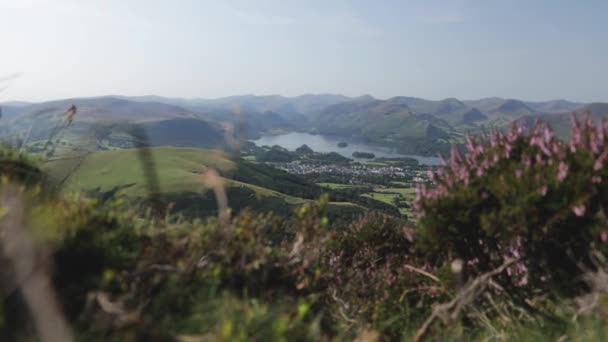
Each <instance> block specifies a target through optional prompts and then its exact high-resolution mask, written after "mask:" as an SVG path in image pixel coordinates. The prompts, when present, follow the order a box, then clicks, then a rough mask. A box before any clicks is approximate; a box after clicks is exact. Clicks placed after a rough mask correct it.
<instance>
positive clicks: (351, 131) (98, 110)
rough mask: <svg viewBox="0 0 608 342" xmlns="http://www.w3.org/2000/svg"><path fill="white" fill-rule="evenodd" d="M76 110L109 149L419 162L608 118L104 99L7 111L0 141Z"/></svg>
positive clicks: (525, 106) (581, 107)
mask: <svg viewBox="0 0 608 342" xmlns="http://www.w3.org/2000/svg"><path fill="white" fill-rule="evenodd" d="M71 105H75V106H76V107H77V108H78V114H77V120H76V121H75V125H74V126H75V128H74V130H75V131H78V130H80V131H81V132H84V131H86V130H87V129H88V130H91V129H93V127H97V128H96V129H95V131H96V132H97V133H96V134H98V137H97V138H98V140H100V141H106V142H107V141H110V142H117V141H121V139H123V140H124V139H125V132H126V130H127V129H130V128H132V127H134V125H135V126H141V127H143V128H145V129H146V130H147V131H149V132H150V136H151V137H152V138H151V140H153V141H152V143H153V144H158V145H175V146H199V147H220V146H223V144H224V141H225V136H226V134H227V132H228V133H230V134H232V133H234V132H236V134H237V135H238V137H240V138H242V139H245V138H251V137H255V136H258V135H260V134H264V133H268V132H278V131H309V132H317V133H322V134H333V135H344V136H349V137H356V138H360V139H364V140H367V141H370V142H376V143H380V144H385V145H389V146H393V147H396V148H397V149H398V150H399V151H401V152H407V153H417V154H435V153H436V152H438V151H445V150H446V149H447V148H449V146H450V145H451V144H452V143H459V142H461V141H462V138H463V135H464V134H465V133H466V132H472V133H475V132H477V131H479V130H483V129H486V128H487V127H491V126H494V127H503V126H505V125H507V124H509V123H511V122H512V121H513V120H517V119H525V120H528V121H534V120H537V119H541V120H545V121H547V122H549V123H550V124H551V125H553V126H555V129H556V131H557V132H558V133H559V134H561V135H564V134H567V131H568V127H569V126H568V125H569V115H570V113H572V112H582V111H585V110H588V111H590V112H591V113H592V115H593V116H594V117H597V118H600V117H604V116H608V104H604V103H579V102H570V101H566V100H553V101H544V102H531V101H522V100H517V99H503V98H497V97H496V98H485V99H479V100H458V99H456V98H447V99H444V100H440V101H433V100H425V99H421V98H415V97H405V96H398V97H393V98H390V99H385V100H381V99H376V98H374V97H372V96H369V95H364V96H360V97H346V96H343V95H334V94H306V95H301V96H296V97H284V96H280V95H268V96H254V95H243V96H230V97H224V98H218V99H183V98H166V97H161V96H138V97H129V96H104V97H96V98H75V99H64V100H58V101H50V102H42V103H27V102H6V103H0V107H1V108H2V115H3V118H2V120H0V137H3V138H6V137H9V136H10V137H15V136H19V137H22V136H24V135H25V134H26V133H27V138H28V139H31V140H36V139H44V137H45V135H46V134H49V132H50V130H51V129H52V128H53V127H55V122H56V120H57V118H58V115H60V114H61V113H63V112H64V111H65V110H66V109H67V108H69V107H70V106H71ZM99 127H102V128H103V129H99ZM99 132H102V133H99ZM104 134H105V135H104ZM127 140H128V139H127ZM121 143H124V141H122V142H121ZM102 145H103V144H102Z"/></svg>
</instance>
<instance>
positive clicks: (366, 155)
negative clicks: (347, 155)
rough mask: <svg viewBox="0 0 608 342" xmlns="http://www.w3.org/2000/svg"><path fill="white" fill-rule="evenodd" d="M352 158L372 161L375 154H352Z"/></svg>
mask: <svg viewBox="0 0 608 342" xmlns="http://www.w3.org/2000/svg"><path fill="white" fill-rule="evenodd" d="M353 157H354V158H364V159H374V158H375V157H376V155H375V154H373V153H369V152H353Z"/></svg>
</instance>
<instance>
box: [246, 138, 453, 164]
mask: <svg viewBox="0 0 608 342" xmlns="http://www.w3.org/2000/svg"><path fill="white" fill-rule="evenodd" d="M249 141H251V142H253V143H254V144H256V145H257V146H265V145H266V146H273V145H278V146H281V147H283V148H286V149H287V150H290V151H294V150H295V149H296V148H298V147H300V146H302V145H304V144H306V145H307V146H309V147H310V148H312V149H313V150H314V151H315V152H322V153H329V152H336V153H339V154H340V155H343V156H345V157H347V158H350V159H354V160H356V161H360V160H365V159H359V158H353V157H352V153H353V152H367V153H372V154H374V155H375V157H376V158H413V159H416V160H417V161H418V162H419V163H420V164H421V165H429V166H437V165H442V164H443V162H442V161H441V159H440V158H437V157H427V156H421V155H408V154H401V153H398V152H397V149H396V148H392V147H388V146H384V145H380V144H375V143H371V142H365V141H363V139H357V138H352V137H344V136H338V135H328V134H318V133H317V134H313V133H310V132H289V133H283V134H268V135H262V136H260V137H257V139H251V140H249ZM340 142H346V143H347V146H345V147H338V146H337V144H338V143H340ZM367 160H369V159H367Z"/></svg>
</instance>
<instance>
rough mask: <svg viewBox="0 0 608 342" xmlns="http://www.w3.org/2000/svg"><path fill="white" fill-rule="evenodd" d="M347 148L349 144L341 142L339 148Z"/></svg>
mask: <svg viewBox="0 0 608 342" xmlns="http://www.w3.org/2000/svg"><path fill="white" fill-rule="evenodd" d="M346 146H348V144H347V143H345V142H344V141H340V142H339V143H338V147H340V148H344V147H346Z"/></svg>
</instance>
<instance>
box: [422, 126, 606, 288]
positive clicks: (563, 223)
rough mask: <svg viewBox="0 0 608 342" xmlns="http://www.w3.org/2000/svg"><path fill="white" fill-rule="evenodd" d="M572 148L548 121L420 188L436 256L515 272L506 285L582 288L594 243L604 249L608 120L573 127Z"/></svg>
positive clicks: (487, 147)
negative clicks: (509, 262)
mask: <svg viewBox="0 0 608 342" xmlns="http://www.w3.org/2000/svg"><path fill="white" fill-rule="evenodd" d="M572 125H573V128H572V134H571V138H570V141H568V142H563V141H561V140H559V139H557V138H556V137H555V136H554V134H553V132H552V130H551V129H550V128H549V127H548V126H547V125H545V124H542V123H538V124H536V126H535V127H533V128H531V129H529V130H528V129H526V128H525V127H524V125H523V124H522V123H514V124H513V125H512V127H511V129H510V130H509V131H508V132H505V133H503V132H501V131H498V130H493V131H492V132H491V133H490V134H489V136H486V137H485V138H483V139H481V140H480V141H476V140H475V139H474V138H471V137H468V138H467V141H466V149H467V151H466V153H465V154H464V155H461V154H460V153H459V152H458V151H457V150H455V149H454V150H453V151H452V153H451V156H450V159H449V160H446V161H445V166H444V167H441V168H439V169H438V170H436V171H432V172H430V177H431V183H432V184H430V185H420V186H419V188H418V192H417V198H416V201H415V204H414V208H415V210H416V211H417V213H418V215H419V219H420V221H419V223H420V228H421V235H422V236H423V237H424V239H423V240H424V241H425V242H426V243H427V247H429V248H431V249H432V250H434V251H436V252H438V253H437V254H435V255H440V256H443V257H448V258H453V257H459V258H462V259H464V261H466V262H465V266H466V267H465V270H464V272H465V274H467V273H468V274H471V275H472V274H477V273H480V272H485V271H489V270H491V269H495V268H497V267H498V266H499V265H500V264H502V263H503V262H504V260H506V259H508V258H516V259H520V260H521V261H520V262H519V263H517V264H516V265H514V266H513V267H511V268H509V269H508V271H507V272H506V274H505V275H503V277H502V279H501V281H502V283H503V285H505V286H511V287H515V286H519V287H522V286H524V285H534V286H548V285H549V284H551V286H553V285H556V286H557V287H560V288H561V289H572V286H571V285H572V282H573V281H574V280H576V277H575V276H576V275H577V274H579V273H580V272H582V270H581V267H580V265H581V263H582V264H583V265H584V264H585V263H586V262H587V259H588V255H589V252H590V246H591V245H592V243H593V242H594V241H596V242H598V243H602V241H604V240H606V233H605V232H602V231H601V229H602V228H603V227H604V226H602V222H603V221H604V220H601V217H602V214H603V213H604V212H605V210H604V209H606V208H607V206H608V181H607V180H608V168H606V167H604V166H605V163H606V162H607V161H608V122H602V123H601V124H598V125H595V124H594V123H593V122H592V121H591V119H590V118H589V117H587V118H586V119H585V120H583V121H582V122H580V121H579V120H578V119H577V118H576V117H573V120H572Z"/></svg>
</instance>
